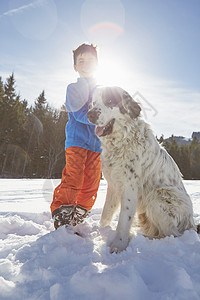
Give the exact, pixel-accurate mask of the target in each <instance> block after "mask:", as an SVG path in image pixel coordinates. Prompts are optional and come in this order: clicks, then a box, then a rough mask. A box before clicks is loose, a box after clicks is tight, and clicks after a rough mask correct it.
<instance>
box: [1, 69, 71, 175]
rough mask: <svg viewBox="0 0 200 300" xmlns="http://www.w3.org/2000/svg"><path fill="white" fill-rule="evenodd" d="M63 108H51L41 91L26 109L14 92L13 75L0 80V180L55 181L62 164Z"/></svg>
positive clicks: (26, 105) (63, 155) (63, 152)
mask: <svg viewBox="0 0 200 300" xmlns="http://www.w3.org/2000/svg"><path fill="white" fill-rule="evenodd" d="M67 120H68V115H67V112H66V111H65V107H64V106H63V107H62V108H61V109H60V110H56V109H52V108H51V107H50V106H49V105H48V103H47V99H46V97H45V91H42V92H41V94H40V95H39V96H38V98H37V99H36V100H35V102H34V105H32V106H31V107H29V106H28V102H27V100H22V99H21V97H20V95H19V94H17V93H16V89H15V78H14V74H12V75H10V76H9V77H8V78H7V79H6V82H5V83H3V81H2V79H1V77H0V177H12V178H59V177H60V176H61V172H62V169H63V167H64V165H65V149H64V142H65V125H66V122H67Z"/></svg>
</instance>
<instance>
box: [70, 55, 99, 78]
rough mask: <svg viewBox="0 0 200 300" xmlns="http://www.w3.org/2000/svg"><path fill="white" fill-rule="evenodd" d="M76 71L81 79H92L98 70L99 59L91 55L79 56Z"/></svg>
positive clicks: (75, 66)
mask: <svg viewBox="0 0 200 300" xmlns="http://www.w3.org/2000/svg"><path fill="white" fill-rule="evenodd" d="M74 70H75V71H76V72H78V73H79V75H80V77H83V78H91V77H93V76H94V73H95V71H96V70H97V59H96V57H95V56H94V55H93V54H92V53H90V52H85V53H83V54H79V55H78V56H77V59H76V64H75V65H74Z"/></svg>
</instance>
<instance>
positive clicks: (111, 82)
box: [96, 54, 127, 86]
mask: <svg viewBox="0 0 200 300" xmlns="http://www.w3.org/2000/svg"><path fill="white" fill-rule="evenodd" d="M126 73H127V72H126V70H125V68H124V67H123V64H122V63H121V62H120V61H119V58H115V57H114V56H112V55H110V56H108V55H102V54H101V55H99V62H98V69H97V72H96V78H97V82H98V84H100V85H106V86H125V85H126V76H125V74H126Z"/></svg>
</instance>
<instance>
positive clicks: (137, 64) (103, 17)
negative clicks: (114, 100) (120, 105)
mask: <svg viewBox="0 0 200 300" xmlns="http://www.w3.org/2000/svg"><path fill="white" fill-rule="evenodd" d="M199 16H200V1H199V0H121V1H119V0H86V1H84V0H75V1H71V0H70V1H68V0H54V1H53V0H1V1H0V37H1V38H0V41H1V47H0V76H1V77H2V79H3V80H4V81H5V79H6V78H7V77H8V76H9V75H10V74H11V73H12V72H14V73H15V78H16V89H17V91H20V94H21V97H22V98H25V99H27V100H28V102H29V103H30V104H32V103H33V102H34V100H35V99H36V98H37V97H38V95H39V94H40V93H41V91H42V90H43V89H44V90H45V93H46V97H47V100H48V102H49V103H50V104H51V105H52V106H54V107H57V108H60V107H61V106H62V104H63V103H64V101H65V93H66V86H67V85H68V84H69V83H70V82H73V81H76V78H77V73H75V72H74V70H73V67H72V65H73V62H72V49H74V48H76V47H77V46H78V45H79V44H81V43H83V42H89V43H90V42H93V43H96V44H97V45H98V47H99V74H98V80H99V84H107V85H118V86H121V87H122V88H125V89H126V90H127V91H128V92H129V93H130V94H132V95H133V94H135V93H136V94H137V98H138V100H139V101H141V103H142V106H143V108H144V116H145V118H146V119H147V121H148V122H150V123H151V125H152V128H153V129H154V132H155V134H156V135H158V136H160V135H161V134H164V136H165V137H168V136H171V134H174V135H183V136H186V137H190V136H191V134H192V132H193V131H200V17H199ZM137 92H139V93H140V94H139V96H138V93H137ZM140 95H142V97H141V96H140Z"/></svg>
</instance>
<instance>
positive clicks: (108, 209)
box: [100, 184, 119, 227]
mask: <svg viewBox="0 0 200 300" xmlns="http://www.w3.org/2000/svg"><path fill="white" fill-rule="evenodd" d="M118 207H119V196H118V195H117V193H116V192H115V190H114V189H113V188H111V186H110V185H109V184H108V188H107V193H106V202H105V204H104V208H103V212H102V214H101V220H100V224H101V226H103V227H105V226H108V225H109V224H110V222H111V220H112V217H113V215H114V213H115V211H116V210H117V208H118Z"/></svg>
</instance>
